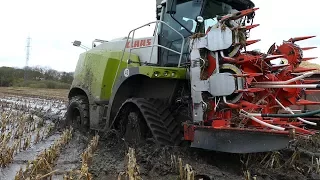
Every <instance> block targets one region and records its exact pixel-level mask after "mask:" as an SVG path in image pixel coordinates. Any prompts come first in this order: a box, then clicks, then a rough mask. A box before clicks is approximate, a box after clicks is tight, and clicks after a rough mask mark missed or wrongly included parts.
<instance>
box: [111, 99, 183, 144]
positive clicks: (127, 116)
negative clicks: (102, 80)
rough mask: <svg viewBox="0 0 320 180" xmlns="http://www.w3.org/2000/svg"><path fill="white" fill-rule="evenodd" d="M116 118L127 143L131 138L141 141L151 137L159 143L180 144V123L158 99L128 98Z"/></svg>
mask: <svg viewBox="0 0 320 180" xmlns="http://www.w3.org/2000/svg"><path fill="white" fill-rule="evenodd" d="M118 118H119V119H118ZM116 119H118V120H119V123H118V125H117V127H118V128H120V132H121V134H122V135H123V136H124V138H125V140H126V141H127V142H128V141H129V143H130V141H131V142H132V139H135V140H134V141H135V142H136V143H137V142H140V143H141V142H143V141H145V140H147V139H150V138H153V139H154V141H155V143H157V144H160V145H170V146H174V145H180V144H181V141H182V140H181V138H182V132H181V125H180V124H179V123H178V122H176V120H175V119H174V117H173V116H172V114H171V112H170V111H169V108H168V105H166V104H165V103H163V101H161V100H159V99H144V98H132V99H128V100H127V101H126V102H125V103H123V105H122V106H121V108H120V110H119V112H118V114H117V116H116Z"/></svg>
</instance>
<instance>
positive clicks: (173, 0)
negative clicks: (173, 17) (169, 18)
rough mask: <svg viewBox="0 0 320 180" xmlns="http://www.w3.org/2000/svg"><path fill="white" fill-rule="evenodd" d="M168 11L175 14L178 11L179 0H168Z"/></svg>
mask: <svg viewBox="0 0 320 180" xmlns="http://www.w3.org/2000/svg"><path fill="white" fill-rule="evenodd" d="M166 12H167V13H168V14H175V13H176V12H177V0H167V3H166Z"/></svg>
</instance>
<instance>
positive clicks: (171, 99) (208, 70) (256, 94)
mask: <svg viewBox="0 0 320 180" xmlns="http://www.w3.org/2000/svg"><path fill="white" fill-rule="evenodd" d="M256 10H258V8H255V7H254V4H253V3H252V2H251V1H250V0H163V1H158V0H157V11H156V13H157V20H156V21H154V22H151V23H147V24H145V25H143V26H140V27H138V28H136V29H133V30H131V31H130V32H129V34H128V36H127V37H126V38H118V39H115V40H112V41H103V40H95V41H94V42H93V46H92V49H90V50H88V51H86V52H84V53H83V54H81V55H80V57H79V60H78V63H77V67H76V70H75V74H74V80H73V83H72V87H71V89H70V92H69V106H68V111H67V123H68V124H70V125H73V126H75V127H78V128H79V129H80V130H82V131H83V132H87V131H88V130H89V129H93V130H98V131H109V130H111V129H116V130H117V131H119V133H120V134H121V136H123V137H124V139H125V140H127V141H128V142H132V143H140V142H145V141H146V140H147V139H149V138H153V139H154V140H155V142H156V143H159V144H162V145H180V144H181V143H182V142H189V145H190V146H191V147H196V148H203V149H209V150H215V151H222V152H230V153H251V152H265V151H273V150H280V149H283V148H286V147H288V146H289V145H290V143H291V142H293V141H295V140H296V138H297V137H309V136H312V135H314V134H316V133H317V131H316V130H313V129H307V128H306V125H308V126H311V127H312V126H316V125H317V123H316V122H313V121H310V120H307V119H306V118H305V117H310V116H314V115H316V114H318V113H320V111H319V110H314V111H308V112H302V111H301V110H302V108H303V107H304V106H306V105H308V106H310V105H317V104H319V102H314V101H310V100H306V99H304V94H312V93H317V92H318V91H316V90H315V89H316V88H319V87H320V86H319V85H318V84H313V83H314V82H318V81H317V80H314V81H310V80H309V81H308V80H305V79H306V78H307V77H310V76H312V75H314V74H315V72H314V71H313V70H314V69H308V68H302V67H299V65H300V63H301V62H302V61H306V60H310V59H314V58H304V57H303V53H302V52H303V51H304V50H310V49H313V48H314V47H305V48H300V47H299V46H298V45H297V44H296V42H297V41H301V40H304V39H309V38H312V37H314V36H306V37H298V38H291V39H289V40H287V41H284V42H283V44H281V45H279V46H277V45H275V44H273V45H272V46H271V47H270V48H269V50H268V52H266V53H262V52H260V51H248V50H247V49H246V47H247V46H249V45H251V44H254V43H256V42H258V41H259V40H248V35H249V33H250V31H251V30H252V29H253V28H255V27H257V26H258V24H253V19H254V15H255V12H256ZM150 24H155V30H154V34H153V36H152V37H144V38H135V36H134V35H135V32H136V31H137V30H139V29H141V28H144V27H146V26H149V25H150ZM97 41H98V42H99V43H100V45H95V43H96V42H97ZM76 44H77V45H79V46H80V44H81V43H79V42H78V43H76ZM273 61H279V62H283V63H273Z"/></svg>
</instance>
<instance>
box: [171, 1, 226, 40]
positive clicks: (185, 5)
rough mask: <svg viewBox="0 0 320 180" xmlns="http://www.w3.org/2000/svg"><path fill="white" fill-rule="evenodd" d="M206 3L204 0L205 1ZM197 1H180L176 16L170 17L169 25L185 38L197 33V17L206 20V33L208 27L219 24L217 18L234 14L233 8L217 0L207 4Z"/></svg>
mask: <svg viewBox="0 0 320 180" xmlns="http://www.w3.org/2000/svg"><path fill="white" fill-rule="evenodd" d="M203 1H204V0H203ZM203 1H202V2H201V1H200V2H195V1H190V0H189V1H185V0H184V1H179V3H180V4H178V5H177V10H176V14H173V15H172V17H171V16H170V15H169V16H170V17H168V20H169V21H168V22H169V25H170V26H172V27H173V28H175V29H176V30H178V31H179V32H180V33H181V34H182V35H183V36H184V37H186V36H190V35H191V34H193V33H195V32H196V31H197V21H196V19H197V16H202V17H203V18H204V26H205V28H204V29H199V30H198V31H200V32H205V31H206V30H207V29H208V27H210V26H213V25H215V24H216V23H217V18H216V17H217V16H223V15H226V14H229V13H231V12H232V7H231V6H230V5H228V4H226V3H222V2H219V1H216V0H207V1H206V3H203Z"/></svg>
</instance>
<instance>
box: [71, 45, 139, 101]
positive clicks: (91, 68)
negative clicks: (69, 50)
mask: <svg viewBox="0 0 320 180" xmlns="http://www.w3.org/2000/svg"><path fill="white" fill-rule="evenodd" d="M122 54H123V52H121V51H120V52H110V51H109V52H106V51H105V50H101V51H100V50H99V51H88V52H86V53H83V54H81V55H80V58H79V60H78V63H77V67H76V71H75V74H74V81H73V84H72V86H73V87H80V88H82V89H85V90H87V91H88V92H89V95H90V96H92V97H93V98H94V99H96V100H101V99H105V100H106V99H109V97H110V95H111V89H112V84H113V80H114V79H115V77H116V76H117V75H116V72H117V69H118V65H119V62H120V61H119V60H120V59H121V57H122ZM128 57H129V53H127V52H126V53H125V54H124V57H123V61H121V65H120V68H119V72H121V70H122V69H124V68H127V67H135V66H138V63H132V64H129V65H128V64H127V60H128ZM130 59H131V60H133V61H135V62H140V60H139V57H138V56H137V55H135V54H131V56H130Z"/></svg>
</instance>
